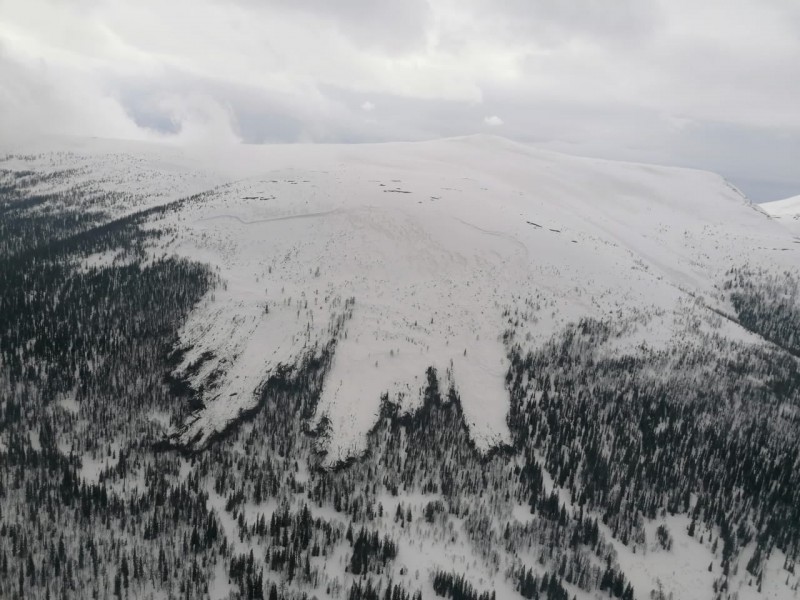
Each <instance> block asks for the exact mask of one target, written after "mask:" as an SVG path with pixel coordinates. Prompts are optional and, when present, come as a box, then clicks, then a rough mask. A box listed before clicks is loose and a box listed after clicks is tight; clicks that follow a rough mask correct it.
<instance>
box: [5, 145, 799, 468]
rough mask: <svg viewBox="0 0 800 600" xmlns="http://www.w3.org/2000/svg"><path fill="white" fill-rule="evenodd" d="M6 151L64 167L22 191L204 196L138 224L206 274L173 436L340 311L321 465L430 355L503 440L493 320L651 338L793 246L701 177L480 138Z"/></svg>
mask: <svg viewBox="0 0 800 600" xmlns="http://www.w3.org/2000/svg"><path fill="white" fill-rule="evenodd" d="M46 148H49V149H50V150H49V151H47V152H45V149H46ZM53 148H58V151H55V152H54V151H53V150H52V149H53ZM17 163H19V164H17ZM23 166H24V167H27V168H30V167H31V166H33V167H35V168H36V169H37V170H44V171H47V170H50V171H51V172H55V171H59V170H65V169H73V170H75V173H72V174H71V175H70V177H68V178H66V179H64V180H63V181H64V182H66V183H57V184H54V183H49V182H48V183H45V184H41V186H40V187H42V186H46V185H50V186H52V185H62V184H64V185H66V184H69V185H70V186H74V185H76V182H77V183H78V184H81V182H82V181H84V180H85V182H84V184H83V185H86V186H87V187H90V188H92V189H98V188H99V189H102V190H106V191H111V192H114V193H116V194H117V196H114V197H113V202H112V203H111V204H110V205H106V206H104V210H106V211H108V212H109V213H110V214H111V215H112V216H121V215H124V214H128V213H130V212H132V211H134V210H139V209H142V208H146V207H150V206H154V205H158V204H163V203H166V202H169V201H172V200H175V199H177V198H181V197H188V196H191V195H193V194H198V193H200V192H206V193H205V194H203V196H202V197H201V198H199V199H196V200H193V201H191V202H188V203H186V204H184V205H183V207H182V208H181V210H180V211H179V212H177V213H171V214H170V216H167V217H165V218H163V220H160V221H157V222H154V223H153V225H152V226H153V227H158V228H163V227H165V226H166V227H169V228H170V231H172V232H173V235H172V236H171V237H169V238H168V241H165V242H162V244H161V245H160V246H159V247H157V248H153V254H154V255H161V254H163V253H167V254H170V253H177V254H179V255H183V256H186V257H190V258H194V259H199V260H201V261H203V262H207V263H210V264H211V265H213V267H214V268H215V269H216V270H217V272H218V273H219V275H220V277H221V279H222V281H223V282H224V284H223V286H221V287H219V288H218V289H216V290H214V291H213V293H210V294H209V295H208V297H207V298H206V299H205V300H204V301H203V302H202V303H201V305H200V306H199V307H198V308H197V309H196V310H195V311H194V312H193V314H192V315H191V317H190V319H189V320H188V322H187V323H186V324H185V326H184V328H183V330H182V335H181V342H182V345H183V347H184V348H185V349H187V350H188V352H187V353H186V355H185V359H184V361H183V363H182V365H181V366H180V367H179V369H178V373H179V374H188V375H189V379H190V382H191V383H192V384H193V386H194V387H195V388H196V389H201V388H202V389H203V401H204V403H205V406H206V407H205V409H204V410H203V411H201V412H200V413H198V414H196V415H193V416H192V417H191V418H190V421H189V422H187V423H186V424H185V427H183V428H182V429H181V430H180V431H179V435H180V439H181V440H182V441H183V442H184V443H187V444H188V443H191V444H193V445H194V446H196V447H200V446H202V445H203V444H204V443H205V441H206V440H208V438H209V436H211V435H213V434H214V433H215V432H218V431H221V430H223V429H224V428H225V427H226V425H227V424H228V423H230V422H232V421H233V420H235V418H236V417H237V415H238V414H239V412H240V411H242V410H244V409H247V408H250V407H251V406H253V405H254V404H255V402H256V395H257V391H258V390H259V388H260V386H261V384H262V383H263V382H264V381H265V380H266V379H267V378H268V377H269V375H270V374H274V373H275V372H276V370H277V369H278V368H279V367H280V366H281V365H285V366H291V365H294V364H296V363H297V362H298V361H299V360H300V359H301V358H302V357H304V356H306V355H308V354H309V353H310V352H314V351H318V350H319V349H320V348H321V347H322V346H323V345H325V344H326V343H327V342H328V341H330V339H331V337H332V332H333V329H334V327H333V325H332V324H335V323H336V321H337V319H340V318H341V316H342V315H343V314H345V313H346V312H348V311H350V309H352V313H353V316H352V319H349V320H348V321H347V324H346V326H345V331H346V334H345V335H343V336H341V339H340V340H339V343H338V346H337V349H336V352H335V356H334V363H333V366H332V369H331V372H330V373H329V375H328V378H327V381H326V384H325V388H324V392H323V397H322V399H321V402H320V408H319V411H318V414H317V419H319V418H321V417H322V416H326V417H327V418H328V419H330V423H331V434H332V435H331V439H330V442H329V446H328V448H327V450H328V453H329V454H328V460H329V461H330V462H334V461H336V460H340V459H343V458H346V457H347V456H348V455H350V454H352V453H353V452H358V451H359V450H361V449H362V448H363V441H364V434H365V433H366V431H367V430H368V429H369V428H370V427H371V425H372V423H373V422H374V420H375V415H376V414H377V410H378V406H379V401H380V398H381V396H382V395H384V394H388V395H389V397H390V398H392V399H399V400H401V402H402V404H403V406H404V407H405V408H406V409H410V408H413V407H414V406H415V405H416V404H417V403H418V402H419V390H420V388H421V387H422V385H423V383H424V375H425V370H426V369H427V367H429V366H434V367H436V369H437V371H438V372H439V374H440V375H441V376H442V377H447V378H449V379H450V380H451V381H452V383H453V385H454V386H455V388H456V389H457V390H458V391H459V394H460V396H461V399H462V402H463V405H464V410H465V413H466V417H467V420H468V426H469V428H470V431H471V433H472V435H473V438H474V440H475V442H476V444H477V445H478V447H479V448H482V449H484V450H486V449H488V448H490V447H492V446H493V445H495V444H497V443H501V442H505V441H507V440H508V431H507V427H506V425H505V416H506V411H507V406H508V400H507V392H506V390H505V386H504V380H503V377H504V375H505V373H506V370H507V364H506V348H505V346H504V344H503V340H502V336H503V334H504V332H505V331H506V330H507V329H510V328H513V329H517V330H522V331H523V332H524V336H523V337H524V338H525V344H527V345H528V346H530V347H531V348H533V347H537V346H539V345H541V344H542V343H543V342H544V341H545V340H547V339H548V338H549V337H550V336H551V335H553V334H554V333H555V332H557V331H559V330H560V329H561V328H562V327H563V326H564V325H566V324H567V323H569V322H571V321H575V320H577V319H580V318H582V317H595V318H602V317H605V316H608V315H609V314H612V313H614V314H619V315H622V314H623V313H625V314H630V313H631V312H633V313H634V314H636V315H639V318H638V320H639V321H641V322H640V323H638V324H634V326H632V327H631V329H630V332H629V335H628V336H627V337H625V338H623V339H621V340H617V341H616V342H615V346H614V347H613V348H611V347H610V348H609V349H608V350H609V352H624V351H626V348H628V349H630V348H634V347H636V346H638V345H639V344H641V343H646V344H648V345H650V346H658V345H659V344H662V345H663V344H666V343H668V342H669V341H670V340H671V339H672V338H674V337H675V336H677V335H684V334H685V330H686V326H685V324H683V323H684V321H685V319H684V318H683V314H684V313H685V310H686V308H685V307H686V306H687V304H690V303H694V304H698V303H699V305H700V306H701V307H702V306H704V305H706V304H707V305H708V306H710V307H713V308H717V309H720V310H723V311H724V312H726V313H730V312H731V310H730V307H728V306H727V305H726V302H725V300H724V299H723V296H722V294H721V293H720V289H719V288H720V286H721V285H722V283H723V282H724V279H725V273H726V272H727V271H728V270H729V269H730V268H731V267H734V266H742V265H743V264H745V263H749V264H751V265H754V266H758V265H763V266H766V267H768V268H770V269H781V268H783V267H793V266H795V265H796V264H797V260H798V257H797V253H798V252H799V251H800V245H799V244H796V243H793V242H794V241H795V240H793V239H792V236H791V234H789V233H787V231H786V230H785V229H784V228H783V227H781V226H779V224H778V223H777V222H776V221H775V220H772V219H770V218H768V216H767V215H765V213H764V212H763V211H762V210H760V209H759V208H757V207H755V206H754V205H752V204H751V203H750V202H749V201H748V200H747V199H746V198H744V197H743V196H742V195H741V194H740V193H739V192H738V191H737V190H736V189H735V188H733V187H732V186H730V185H729V184H728V183H727V182H725V181H724V180H723V179H722V178H720V177H719V176H717V175H714V174H711V173H707V172H702V171H694V170H686V169H675V168H668V167H657V166H651V165H641V164H631V163H619V162H611V161H604V160H598V159H587V158H577V157H570V156H566V155H561V154H556V153H551V152H545V151H542V150H538V149H535V148H533V147H530V146H526V145H522V144H517V143H514V142H511V141H508V140H505V139H502V138H497V137H492V136H470V137H465V138H454V139H448V140H438V141H431V142H422V143H393V144H374V145H345V146H337V145H324V146H323V145H289V146H243V145H242V146H232V147H228V148H221V149H216V150H213V151H208V149H206V150H205V151H204V152H203V153H201V152H199V151H186V150H183V149H181V148H177V147H170V146H154V145H150V144H143V143H127V142H126V143H122V142H113V141H105V140H75V139H69V138H63V139H55V140H54V139H48V140H45V141H43V142H38V143H32V144H31V145H30V147H28V148H23V149H21V150H20V149H19V148H17V149H15V153H13V154H7V155H6V157H5V160H4V161H3V168H6V169H14V168H22V167H23ZM76 173H77V174H76ZM82 178H83V179H82ZM57 181H62V180H57ZM785 202H788V201H785ZM764 208H765V209H766V210H771V207H767V206H765V207H764ZM743 249H747V250H746V253H745V252H743ZM102 259H103V257H99V260H102ZM350 302H354V303H355V304H354V306H352V307H350V306H349V303H350ZM702 310H705V309H702ZM515 311H516V312H519V311H522V312H523V313H524V314H525V315H526V318H524V319H522V320H520V319H519V318H516V319H512V320H510V319H509V314H511V315H513V314H514V313H515ZM706 313H708V314H710V312H708V311H706ZM724 327H727V328H728V329H730V331H729V332H728V333H729V334H730V335H732V336H736V337H744V338H747V339H750V338H753V337H754V336H752V335H751V334H749V333H748V332H745V331H744V330H741V329H739V328H738V327H736V326H735V325H732V324H730V323H727V322H726V323H725V324H724ZM209 356H210V357H211V358H210V359H209V358H208V357H209ZM201 357H205V358H206V360H204V361H199V359H200V358H201ZM201 362H202V364H201ZM190 367H192V368H191V369H190ZM190 371H191V373H190Z"/></svg>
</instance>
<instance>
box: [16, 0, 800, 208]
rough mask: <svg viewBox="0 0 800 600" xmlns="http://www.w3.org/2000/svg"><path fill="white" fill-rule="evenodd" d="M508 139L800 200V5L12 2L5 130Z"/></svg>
mask: <svg viewBox="0 0 800 600" xmlns="http://www.w3.org/2000/svg"><path fill="white" fill-rule="evenodd" d="M31 133H60V134H77V135H95V136H102V137H120V138H136V139H170V140H178V141H181V142H186V143H214V144H223V143H236V142H238V141H243V142H248V143H264V142H296V141H304V142H305V141H309V142H363V141H387V140H415V139H428V138H433V137H443V136H453V135H463V134H471V133H493V134H497V135H502V136H506V137H509V138H512V139H516V140H519V141H524V142H532V143H535V144H537V145H540V146H543V147H547V148H552V149H556V150H560V151H565V152H569V153H572V154H582V155H590V156H602V157H608V158H623V159H630V160H636V161H644V162H657V163H664V164H675V165H684V166H693V167H698V168H704V169H712V170H715V171H718V172H720V173H722V174H723V175H725V176H726V177H728V178H729V179H730V180H731V181H732V182H733V183H735V184H736V185H738V186H739V187H740V188H741V189H742V190H744V191H745V192H746V193H747V194H748V195H749V196H750V197H751V198H753V199H754V200H756V201H764V200H773V199H778V198H782V197H785V196H791V195H795V194H800V0H385V1H384V0H306V1H304V0H262V1H259V0H234V1H232V2H222V1H217V0H125V1H123V0H49V1H48V0H0V137H2V138H3V139H6V140H8V139H13V138H15V137H17V136H23V135H29V134H31Z"/></svg>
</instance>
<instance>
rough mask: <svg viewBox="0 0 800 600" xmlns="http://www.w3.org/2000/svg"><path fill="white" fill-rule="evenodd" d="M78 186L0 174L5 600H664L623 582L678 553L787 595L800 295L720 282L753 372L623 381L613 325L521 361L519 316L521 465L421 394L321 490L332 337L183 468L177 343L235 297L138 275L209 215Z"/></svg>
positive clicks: (510, 385)
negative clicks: (208, 311)
mask: <svg viewBox="0 0 800 600" xmlns="http://www.w3.org/2000/svg"><path fill="white" fill-rule="evenodd" d="M72 175H73V173H71V172H69V171H59V172H55V173H50V174H47V175H42V174H37V173H36V172H33V171H11V170H4V171H0V598H8V599H20V600H22V599H26V600H28V599H53V600H56V599H70V598H79V599H89V598H92V599H104V600H105V599H133V598H141V599H150V598H152V599H156V598H164V599H166V598H169V599H172V598H174V599H179V598H180V599H184V598H185V599H190V598H197V599H201V598H237V599H239V598H240V599H247V600H254V599H269V600H277V599H286V600H288V599H293V600H294V599H297V600H300V599H311V598H320V599H321V598H341V599H349V600H361V599H364V600H372V599H376V600H417V599H420V598H423V597H424V598H429V597H430V598H433V597H441V598H449V599H452V600H495V599H496V598H511V597H517V598H528V599H531V598H535V599H549V600H562V599H563V600H568V599H572V598H595V597H598V598H622V599H625V600H632V599H634V598H635V599H645V598H667V597H669V594H670V590H669V583H668V582H664V585H663V586H661V584H659V586H657V587H655V588H648V589H640V588H637V586H636V583H635V582H636V577H637V573H636V572H635V570H632V569H631V568H627V569H626V564H627V565H630V564H634V563H632V562H631V561H633V560H634V558H632V557H639V556H643V555H645V554H646V555H648V556H652V555H656V556H673V555H676V554H679V553H680V552H685V551H686V550H685V548H683V549H681V548H679V547H678V541H677V540H687V539H692V540H693V542H692V543H696V545H697V547H699V548H702V550H703V552H705V553H706V554H704V555H703V556H708V557H709V561H708V562H709V564H708V567H707V571H708V572H709V573H710V579H711V580H712V584H711V587H710V589H709V590H708V593H709V597H715V598H720V599H723V598H725V599H727V598H737V597H738V592H737V591H736V590H735V589H732V584H731V582H732V581H733V580H734V578H735V580H736V581H738V582H743V584H742V585H745V586H747V587H748V588H749V589H751V590H760V589H761V587H762V585H763V584H764V581H765V579H764V578H765V577H766V576H767V570H766V565H767V564H768V563H769V561H770V560H771V558H773V557H775V556H780V557H782V560H781V562H782V564H781V565H779V570H778V571H777V572H774V571H773V572H770V573H769V577H772V578H775V579H776V580H777V583H778V584H780V585H782V586H785V587H786V589H787V593H788V596H787V597H798V594H800V592H798V583H797V582H798V578H797V575H796V572H795V570H796V569H797V568H798V567H797V563H798V560H799V559H800V367H799V364H800V362H799V360H800V309H798V306H800V304H799V303H798V285H799V284H800V281H798V279H797V275H796V274H792V273H770V272H766V271H764V270H761V269H756V268H750V267H749V266H748V265H747V264H746V263H744V264H742V265H737V266H732V268H731V270H730V271H729V273H728V274H727V279H726V280H725V281H720V282H718V284H719V287H720V289H721V290H722V291H723V293H724V294H726V295H727V297H728V298H729V299H730V305H731V306H732V307H733V311H734V312H732V313H731V314H714V315H713V317H714V318H715V319H723V320H732V321H734V322H736V323H738V324H740V325H741V326H742V327H744V328H745V329H746V330H748V331H749V332H752V334H753V335H757V336H760V337H762V338H763V339H764V340H766V341H767V343H765V344H762V345H759V346H755V345H753V344H748V343H745V342H744V341H741V342H740V341H735V340H732V339H730V338H728V337H724V336H722V335H719V334H717V333H715V331H714V330H713V328H712V329H711V331H709V332H704V333H701V334H700V335H702V344H679V343H675V344H671V345H669V347H667V348H666V349H663V348H662V349H647V348H643V349H641V351H639V352H636V353H625V354H621V355H613V354H610V353H607V352H604V351H603V348H604V347H605V345H607V344H608V343H609V342H610V341H613V340H614V339H615V338H618V337H620V336H621V335H623V333H624V332H625V330H626V329H625V328H626V327H627V326H628V323H627V322H625V323H623V322H622V321H621V320H615V319H614V318H611V317H610V318H609V319H607V320H597V319H589V318H586V319H582V320H580V321H578V322H574V323H571V324H569V325H568V326H566V327H565V328H563V330H561V331H560V332H559V334H558V335H556V336H554V337H553V338H552V339H549V340H547V341H546V342H543V343H541V344H539V345H538V346H537V349H535V350H530V349H529V346H526V345H524V344H522V340H521V339H519V336H518V333H517V331H518V326H519V324H520V323H521V322H524V321H525V320H526V319H529V318H531V316H532V314H533V312H535V311H534V309H533V308H532V307H527V306H525V307H507V308H506V309H505V310H506V312H505V313H504V314H505V317H506V321H507V329H506V331H505V332H501V333H502V335H503V340H504V343H505V347H506V348H507V351H508V361H509V365H510V366H509V368H508V372H507V375H506V379H505V383H506V388H507V390H508V396H509V402H510V405H509V406H510V408H509V414H508V419H507V424H508V428H509V431H510V433H511V441H510V443H509V444H504V445H501V446H497V447H495V448H494V449H493V450H491V451H490V452H488V453H483V452H481V451H479V450H478V449H477V448H476V447H475V445H474V443H473V441H472V440H471V438H470V435H469V430H468V428H467V426H466V424H465V419H464V415H463V412H462V407H461V403H460V399H459V396H458V393H457V392H456V390H455V389H453V388H452V387H448V385H447V383H446V382H447V381H450V378H449V377H448V376H447V375H448V374H447V373H441V372H437V371H436V370H435V369H434V368H432V367H431V368H430V369H428V371H427V372H426V373H425V374H424V381H425V385H424V388H423V392H422V398H421V400H420V403H419V406H418V407H417V408H416V409H415V410H413V411H410V412H408V411H406V412H404V411H403V410H401V407H400V406H399V405H397V404H396V403H395V402H394V401H393V400H392V399H390V398H389V397H388V396H386V397H384V398H383V400H382V403H381V410H380V414H379V415H376V421H375V424H374V426H373V427H372V429H371V430H370V432H369V434H368V439H367V444H366V448H367V449H366V451H365V452H364V453H363V454H360V455H358V456H353V457H351V458H350V459H348V460H347V461H343V462H340V463H337V464H335V465H333V466H326V463H325V462H324V459H325V454H324V452H325V450H324V449H325V440H326V436H328V435H329V432H328V431H327V429H326V426H325V422H324V420H323V422H322V423H320V424H319V425H317V426H312V424H311V423H312V418H313V416H314V414H315V411H316V406H317V401H318V399H319V396H320V391H321V389H322V385H323V382H324V378H325V375H326V373H327V371H328V369H329V368H330V364H331V361H332V359H333V356H335V352H336V344H337V341H338V340H337V335H338V330H337V332H335V335H334V336H333V337H332V339H331V341H330V343H329V344H328V345H326V346H324V347H322V348H320V349H318V351H317V352H316V353H312V354H309V355H308V356H307V357H306V358H305V359H304V361H302V363H301V364H298V365H294V366H292V367H291V368H286V369H285V370H283V371H281V372H279V373H278V374H276V375H273V376H272V377H270V378H269V379H268V380H267V381H265V382H264V384H263V385H262V386H261V388H260V391H259V394H260V396H259V403H258V405H257V406H256V408H255V409H253V410H251V411H248V412H247V413H246V414H245V413H243V414H241V415H240V419H239V420H238V421H237V423H235V425H234V426H232V427H230V428H228V429H227V430H226V431H224V432H223V433H221V434H219V435H217V436H216V437H215V438H214V439H213V440H212V441H211V442H210V443H209V444H207V445H206V446H205V447H204V448H203V449H196V448H188V447H182V446H181V445H179V444H178V443H177V442H176V439H175V438H174V436H173V437H170V435H169V432H172V431H175V430H176V429H177V428H179V427H180V425H181V424H182V423H184V422H185V420H186V418H187V416H189V415H191V414H192V413H193V411H195V410H196V409H197V408H198V406H199V403H201V402H202V400H201V399H200V397H199V395H198V394H197V390H194V389H193V388H192V387H191V386H190V385H189V384H188V383H187V381H185V380H182V379H180V378H179V377H176V376H175V374H174V369H175V367H176V365H177V364H178V362H179V361H180V359H181V356H182V353H183V352H185V350H186V349H185V348H181V347H180V346H179V344H178V331H179V328H180V326H181V324H182V323H183V322H184V321H185V320H186V318H187V315H188V314H189V312H190V311H191V310H192V308H193V307H194V306H195V305H196V304H197V303H198V302H200V300H201V299H202V298H203V297H204V295H206V294H211V293H213V292H214V290H215V289H216V288H218V287H219V286H220V285H223V281H222V280H223V276H222V275H221V274H219V273H216V272H214V271H212V269H210V268H209V267H208V266H207V265H204V264H202V263H200V262H191V261H188V260H186V259H180V258H175V257H170V256H154V255H153V253H152V252H151V251H150V249H151V248H152V247H154V246H155V245H156V244H157V242H158V239H159V238H160V237H161V236H169V235H170V234H171V232H170V231H169V230H168V229H166V228H162V227H159V226H158V223H159V219H161V217H163V215H165V214H169V213H170V212H171V211H177V210H180V207H181V206H182V204H183V203H190V202H200V201H202V197H201V196H195V197H188V198H185V199H182V200H177V201H174V202H171V203H167V204H164V205H162V206H159V207H156V208H151V209H147V210H143V211H140V212H134V213H132V214H129V215H128V216H124V217H121V218H119V217H115V216H113V213H111V212H109V211H107V210H106V207H108V206H110V205H112V204H114V203H118V202H120V201H122V200H121V199H120V198H115V197H113V193H112V192H100V191H98V190H97V189H94V188H89V187H81V186H75V187H70V186H69V185H68V182H69V181H70V177H71V176H72ZM44 178H50V179H51V180H52V181H55V182H62V183H65V182H66V183H65V184H64V185H62V186H61V189H60V191H58V192H53V193H47V194H40V193H38V192H36V191H35V190H37V189H39V187H40V186H41V184H42V182H43V180H44ZM76 207H79V208H80V209H79V210H78V209H76ZM109 254H111V255H113V256H114V258H113V260H108V261H93V260H91V257H93V256H98V255H109ZM357 303H358V298H355V299H353V301H352V302H349V303H347V304H346V311H345V312H344V313H343V316H342V319H341V323H344V322H345V321H346V319H347V318H348V314H349V312H348V311H352V310H358V304H357ZM687 314H688V313H687ZM631 318H635V317H631ZM465 352H466V350H465ZM678 526H679V527H680V529H679V530H678V529H676V527H678ZM623 555H625V557H627V558H625V559H624V560H623ZM436 557H440V558H436ZM626 561H627V562H626ZM703 570H704V571H705V570H706V565H705V563H704V564H703ZM784 580H785V582H784ZM792 594H793V595H792Z"/></svg>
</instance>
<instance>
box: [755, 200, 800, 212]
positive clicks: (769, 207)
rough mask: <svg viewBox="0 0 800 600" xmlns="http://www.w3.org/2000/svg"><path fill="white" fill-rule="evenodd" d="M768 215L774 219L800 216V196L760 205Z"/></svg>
mask: <svg viewBox="0 0 800 600" xmlns="http://www.w3.org/2000/svg"><path fill="white" fill-rule="evenodd" d="M760 206H761V208H763V209H764V210H765V211H767V212H768V213H769V214H771V215H773V216H776V217H783V216H786V217H794V216H797V215H800V196H792V197H791V198H784V199H783V200H775V201H774V202H765V203H764V204H761V205H760Z"/></svg>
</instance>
